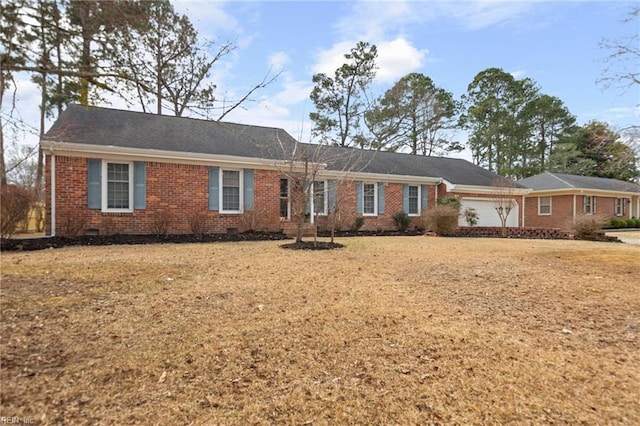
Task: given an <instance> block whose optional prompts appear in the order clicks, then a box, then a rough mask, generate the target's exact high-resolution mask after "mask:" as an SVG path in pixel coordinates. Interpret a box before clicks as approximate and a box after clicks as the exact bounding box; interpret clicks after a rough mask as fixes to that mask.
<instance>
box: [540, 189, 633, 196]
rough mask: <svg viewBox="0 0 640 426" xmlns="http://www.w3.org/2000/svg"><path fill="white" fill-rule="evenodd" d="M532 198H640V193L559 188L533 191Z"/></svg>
mask: <svg viewBox="0 0 640 426" xmlns="http://www.w3.org/2000/svg"><path fill="white" fill-rule="evenodd" d="M529 195H531V196H536V197H537V196H546V195H603V196H608V197H611V196H624V197H629V196H636V197H638V196H640V192H633V191H612V190H607V189H593V188H559V189H531V192H529Z"/></svg>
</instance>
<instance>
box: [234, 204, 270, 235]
mask: <svg viewBox="0 0 640 426" xmlns="http://www.w3.org/2000/svg"><path fill="white" fill-rule="evenodd" d="M241 222H242V229H243V230H245V231H250V232H263V231H266V230H268V229H269V225H270V224H272V223H275V222H277V221H276V220H275V219H274V217H273V215H270V214H269V213H267V210H266V209H264V208H262V209H255V210H249V211H245V212H244V213H243V214H242V218H241Z"/></svg>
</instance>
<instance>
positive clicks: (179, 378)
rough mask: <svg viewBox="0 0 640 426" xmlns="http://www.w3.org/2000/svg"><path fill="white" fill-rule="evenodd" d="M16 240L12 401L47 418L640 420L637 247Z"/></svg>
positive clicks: (8, 399) (5, 397) (9, 270)
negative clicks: (21, 248)
mask: <svg viewBox="0 0 640 426" xmlns="http://www.w3.org/2000/svg"><path fill="white" fill-rule="evenodd" d="M339 242H340V243H342V244H344V246H345V247H344V248H342V249H341V250H329V251H305V250H302V251H292V250H283V249H282V248H280V247H279V245H280V244H281V242H277V241H271V242H243V243H211V244H180V245H173V244H162V245H149V246H107V247H70V248H65V249H59V250H46V251H41V252H28V253H6V254H5V253H3V254H2V286H1V289H0V292H1V293H0V296H1V308H2V316H1V333H2V336H1V337H2V349H1V359H0V361H1V363H2V369H1V372H0V375H1V376H0V379H1V383H2V391H1V392H2V394H1V402H2V404H1V405H2V412H1V413H0V415H2V416H4V417H14V416H15V417H20V418H30V419H33V421H34V422H38V423H41V424H57V423H70V424H96V423H100V424H123V423H145V424H159V423H166V422H167V421H168V420H169V419H170V420H171V421H172V422H177V423H193V424H238V425H240V424H242V425H244V424H344V423H351V424H354V423H355V424H428V423H441V424H451V423H454V424H456V423H457V424H471V423H475V424H480V423H483V424H504V423H515V424H523V423H524V424H530V423H569V424H580V423H584V424H602V423H607V424H640V406H639V405H638V403H637V398H638V395H640V348H639V346H638V345H639V343H640V340H639V337H638V336H639V333H640V289H639V288H638V286H639V285H640V284H639V283H638V281H639V280H638V277H639V276H640V262H638V256H639V254H640V251H639V250H638V247H637V246H631V245H627V244H611V243H596V242H585V241H542V240H503V239H467V238H465V239H462V238H451V239H448V238H437V237H399V238H395V237H385V238H349V239H342V240H339Z"/></svg>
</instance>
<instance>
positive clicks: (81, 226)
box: [57, 209, 87, 237]
mask: <svg viewBox="0 0 640 426" xmlns="http://www.w3.org/2000/svg"><path fill="white" fill-rule="evenodd" d="M57 215H58V219H59V222H60V224H59V228H58V234H59V235H63V236H65V237H77V236H78V235H80V234H82V233H83V232H84V230H85V228H86V226H87V218H86V217H77V216H75V215H74V214H73V212H72V211H71V210H66V209H59V210H58V214H57Z"/></svg>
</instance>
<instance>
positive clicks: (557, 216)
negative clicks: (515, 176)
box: [518, 172, 640, 228]
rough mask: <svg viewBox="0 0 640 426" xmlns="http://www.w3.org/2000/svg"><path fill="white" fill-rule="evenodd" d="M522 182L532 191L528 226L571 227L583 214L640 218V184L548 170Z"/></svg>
mask: <svg viewBox="0 0 640 426" xmlns="http://www.w3.org/2000/svg"><path fill="white" fill-rule="evenodd" d="M518 183H519V184H520V185H522V186H525V187H527V188H530V189H531V190H532V191H531V192H530V193H529V194H528V195H527V196H526V198H525V209H524V225H525V226H527V227H535V228H569V227H570V225H571V223H572V221H573V219H574V218H575V217H576V216H580V215H585V214H586V215H599V216H604V217H607V218H619V219H628V218H632V217H636V218H637V217H639V216H638V214H639V212H640V185H638V184H635V183H632V182H625V181H620V180H616V179H605V178H599V177H592V176H577V175H567V174H561V173H550V172H544V173H541V174H539V175H535V176H531V177H528V178H526V179H521V180H519V181H518Z"/></svg>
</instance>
